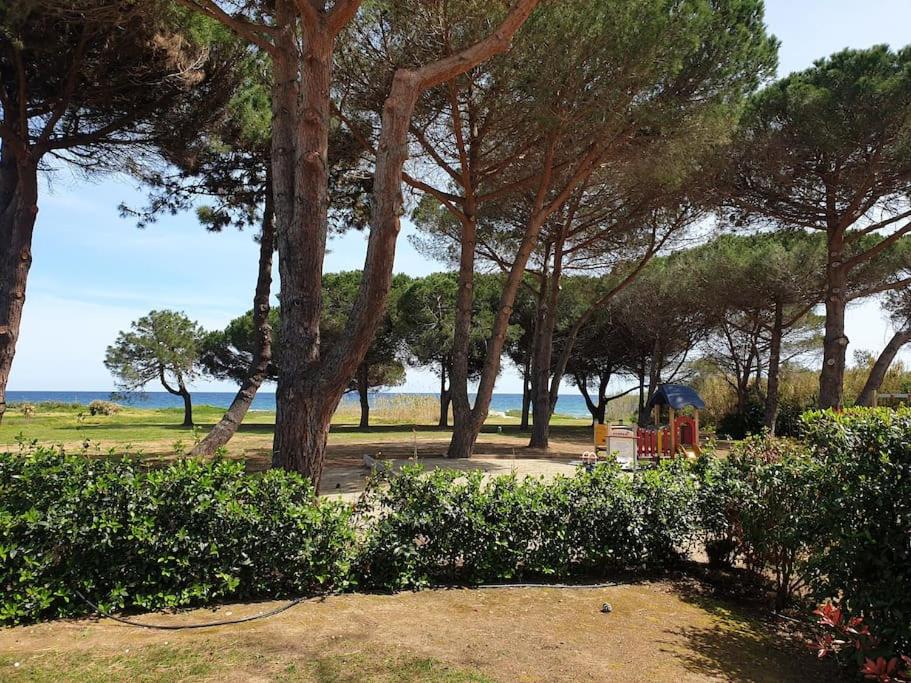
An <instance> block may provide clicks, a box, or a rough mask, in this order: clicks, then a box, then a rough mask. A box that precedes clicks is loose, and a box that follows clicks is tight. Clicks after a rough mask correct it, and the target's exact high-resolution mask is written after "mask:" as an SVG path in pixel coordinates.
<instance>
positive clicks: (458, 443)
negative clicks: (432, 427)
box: [447, 206, 486, 458]
mask: <svg viewBox="0 0 911 683" xmlns="http://www.w3.org/2000/svg"><path fill="white" fill-rule="evenodd" d="M473 208H474V207H473V206H469V207H468V209H467V210H466V212H465V219H464V220H463V221H462V224H461V228H462V231H461V232H462V239H461V241H460V251H459V289H458V294H457V295H456V306H455V323H454V326H453V346H452V374H451V376H450V380H449V391H450V394H451V395H452V437H451V439H450V442H449V448H448V450H447V457H450V458H467V457H469V456H470V455H471V451H472V450H473V449H474V444H475V441H477V434H474V435H472V432H473V431H474V423H475V420H474V415H473V410H472V406H471V403H470V401H469V398H468V356H469V348H470V347H469V344H470V337H469V335H470V333H471V320H472V309H473V308H474V265H475V249H476V247H477V225H476V224H475V221H474V212H473V211H472V210H471V209H473ZM485 365H486V359H485ZM475 403H476V404H477V399H475Z"/></svg>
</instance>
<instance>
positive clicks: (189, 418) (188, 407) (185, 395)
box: [180, 385, 193, 427]
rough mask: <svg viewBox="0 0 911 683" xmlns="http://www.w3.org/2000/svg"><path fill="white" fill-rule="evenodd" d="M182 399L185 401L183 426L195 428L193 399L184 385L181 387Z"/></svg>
mask: <svg viewBox="0 0 911 683" xmlns="http://www.w3.org/2000/svg"><path fill="white" fill-rule="evenodd" d="M180 397H181V398H182V399H183V426H184V427H192V426H193V399H192V398H191V397H190V392H189V391H187V388H186V387H185V386H183V385H181V386H180Z"/></svg>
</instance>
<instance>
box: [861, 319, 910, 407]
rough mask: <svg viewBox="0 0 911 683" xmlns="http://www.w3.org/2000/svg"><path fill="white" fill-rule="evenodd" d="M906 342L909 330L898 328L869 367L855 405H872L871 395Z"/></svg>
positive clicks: (877, 389)
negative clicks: (868, 372)
mask: <svg viewBox="0 0 911 683" xmlns="http://www.w3.org/2000/svg"><path fill="white" fill-rule="evenodd" d="M908 342H911V330H899V331H898V332H896V333H895V334H893V335H892V338H891V339H890V340H889V343H888V344H886V347H885V348H884V349H883V350H882V353H880V354H879V357H878V358H877V359H876V362H875V363H873V367H872V368H870V374H869V375H868V376H867V381H866V382H865V383H864V388H863V389H862V390H861V392H860V395H859V396H858V397H857V405H859V406H872V405H873V397H874V395H875V394H876V392H877V391H879V388H880V387H881V386H882V385H883V380H884V379H885V377H886V373H887V372H888V371H889V367H890V366H891V365H892V361H894V360H895V356H896V355H897V354H898V352H899V350H900V349H901V347H903V346H904V345H905V344H907V343H908Z"/></svg>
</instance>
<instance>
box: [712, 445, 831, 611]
mask: <svg viewBox="0 0 911 683" xmlns="http://www.w3.org/2000/svg"><path fill="white" fill-rule="evenodd" d="M819 469H820V468H819V464H818V463H817V462H816V461H815V460H814V459H813V458H812V457H810V454H809V453H808V452H807V450H806V449H805V448H803V447H801V446H800V445H798V444H795V443H793V442H790V441H785V440H781V439H774V438H771V437H769V436H758V437H752V438H750V439H747V440H745V441H744V442H742V443H740V444H738V445H737V447H736V448H735V449H734V452H733V453H732V454H731V456H730V457H729V458H727V459H719V458H714V457H711V456H708V457H707V458H703V459H701V460H700V461H699V463H698V464H697V466H696V470H697V472H699V474H700V483H701V486H700V490H699V496H698V510H699V529H700V531H701V533H702V535H703V541H704V543H705V546H706V552H707V554H708V555H709V559H710V561H711V560H714V562H715V563H716V564H732V563H733V560H734V559H735V558H737V557H739V558H741V559H742V560H743V562H744V564H745V565H746V566H747V568H748V569H750V570H751V571H752V572H753V573H754V575H756V576H757V577H759V578H761V577H764V576H766V575H771V576H772V577H773V579H774V588H775V596H776V600H775V602H776V605H777V606H778V607H782V606H784V605H785V604H787V603H788V602H789V601H790V600H791V598H792V597H793V595H794V594H795V593H796V592H797V591H798V590H799V589H800V588H801V587H802V586H803V585H804V584H805V580H806V572H805V571H804V568H805V566H806V563H807V561H808V558H809V557H810V555H811V553H812V552H813V551H814V550H816V548H817V547H818V535H817V532H816V524H817V519H816V515H815V511H814V507H813V506H812V505H808V501H811V500H813V492H814V491H815V490H816V489H817V487H818V479H819ZM713 555H714V557H713Z"/></svg>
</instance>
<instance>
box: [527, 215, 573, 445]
mask: <svg viewBox="0 0 911 683" xmlns="http://www.w3.org/2000/svg"><path fill="white" fill-rule="evenodd" d="M572 213H573V212H572V211H570V214H571V215H570V218H568V219H567V221H564V223H563V230H562V231H561V232H560V234H559V236H558V237H557V240H556V242H555V243H554V269H553V273H552V274H551V276H550V278H547V277H545V278H544V280H543V282H542V284H541V294H542V297H541V299H540V300H539V306H540V305H543V307H544V310H543V311H542V312H541V314H540V315H539V317H538V324H539V325H540V328H539V329H540V330H541V333H540V334H538V335H536V336H537V339H538V348H537V349H536V350H535V364H534V367H535V368H536V374H535V383H536V387H535V388H536V391H535V401H534V419H533V422H532V427H531V439H530V440H529V442H528V446H529V448H543V449H546V448H548V446H549V445H550V418H551V416H552V415H553V412H554V408H555V406H556V404H557V395H556V394H557V391H558V390H559V387H560V377H558V376H557V373H556V372H555V373H554V376H553V380H554V381H553V382H551V367H552V365H553V350H554V331H555V330H556V326H557V304H558V303H559V299H560V286H561V285H560V282H561V278H562V275H563V235H564V234H565V232H564V231H565V230H566V229H568V227H569V225H568V223H569V222H571V221H572ZM557 372H559V371H557Z"/></svg>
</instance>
